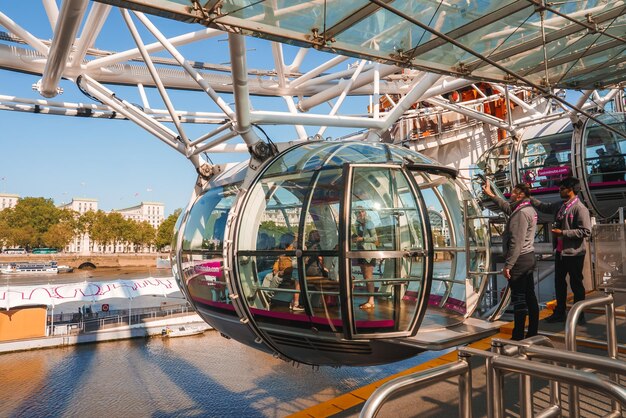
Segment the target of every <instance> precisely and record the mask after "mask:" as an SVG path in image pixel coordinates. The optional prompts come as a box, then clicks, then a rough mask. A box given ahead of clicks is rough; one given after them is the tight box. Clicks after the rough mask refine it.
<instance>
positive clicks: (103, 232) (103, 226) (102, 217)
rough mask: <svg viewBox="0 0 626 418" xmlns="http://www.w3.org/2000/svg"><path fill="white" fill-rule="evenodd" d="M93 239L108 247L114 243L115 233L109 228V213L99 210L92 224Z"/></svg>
mask: <svg viewBox="0 0 626 418" xmlns="http://www.w3.org/2000/svg"><path fill="white" fill-rule="evenodd" d="M90 228H91V234H90V235H91V239H92V240H93V241H95V242H97V243H99V244H100V245H102V246H104V247H106V246H107V245H108V244H111V243H113V234H112V232H111V230H110V228H109V223H108V217H107V214H106V213H104V212H103V211H101V210H99V211H97V212H96V215H95V217H94V219H93V222H92V224H91V227H90Z"/></svg>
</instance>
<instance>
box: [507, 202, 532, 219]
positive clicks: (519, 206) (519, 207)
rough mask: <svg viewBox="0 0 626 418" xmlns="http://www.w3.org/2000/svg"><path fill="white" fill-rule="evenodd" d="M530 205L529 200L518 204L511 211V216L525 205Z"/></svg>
mask: <svg viewBox="0 0 626 418" xmlns="http://www.w3.org/2000/svg"><path fill="white" fill-rule="evenodd" d="M528 205H530V202H529V201H526V202H522V203H520V204H519V205H517V207H516V208H515V210H514V211H513V212H511V215H510V216H509V217H511V216H513V215H515V214H516V213H517V212H518V211H519V210H521V209H522V208H523V207H525V206H528Z"/></svg>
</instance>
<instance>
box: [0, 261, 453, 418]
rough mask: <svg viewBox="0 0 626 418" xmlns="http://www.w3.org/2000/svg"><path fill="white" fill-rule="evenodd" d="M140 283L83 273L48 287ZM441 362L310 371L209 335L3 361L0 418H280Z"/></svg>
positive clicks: (30, 353) (87, 347) (75, 349)
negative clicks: (93, 282)
mask: <svg viewBox="0 0 626 418" xmlns="http://www.w3.org/2000/svg"><path fill="white" fill-rule="evenodd" d="M140 275H141V273H132V274H125V273H121V274H119V275H118V274H111V272H109V273H103V272H98V273H93V274H91V273H90V274H88V275H87V274H83V273H81V274H79V275H77V276H73V275H66V277H63V278H62V279H61V277H58V278H55V281H57V279H59V280H58V282H69V281H74V280H80V281H82V280H85V279H87V280H89V279H91V280H115V279H117V278H131V277H129V276H132V278H138V277H137V276H140ZM83 276H84V277H83ZM88 276H92V277H88ZM105 276H106V278H105ZM146 276H147V275H144V276H143V277H146ZM439 355H441V353H440V352H439V353H435V352H429V353H423V354H420V355H418V356H416V357H414V358H411V359H408V360H404V361H401V362H397V363H393V364H389V365H383V366H370V367H344V368H339V369H334V368H330V367H321V368H319V369H313V368H311V367H310V366H303V365H301V366H299V367H298V366H297V365H293V364H291V363H286V362H284V361H282V360H278V359H275V358H273V357H272V356H270V355H267V354H264V353H261V352H259V351H256V350H254V349H252V348H249V347H246V346H244V345H242V344H240V343H238V342H236V341H233V340H228V339H225V338H223V337H221V336H220V335H219V333H218V332H216V331H209V332H207V333H205V334H204V335H201V336H191V337H185V338H175V339H161V338H150V339H135V340H126V341H116V342H103V343H98V344H90V345H82V346H70V347H64V348H55V349H46V350H37V351H27V352H18V353H8V354H2V355H0V381H1V382H2V385H1V386H0V416H2V417H44V416H54V417H77V416H81V417H92V416H94V417H95V416H111V417H147V416H150V417H174V416H176V417H178V416H182V417H186V416H190V417H225V416H245V417H257V416H258V417H282V416H286V415H289V414H291V413H294V412H298V411H300V410H302V409H305V408H307V407H310V406H313V405H316V404H318V403H320V402H323V401H326V400H328V399H331V398H334V397H336V396H338V395H341V394H343V393H346V392H348V391H351V390H354V389H356V388H358V387H361V386H364V385H366V384H368V383H371V382H374V381H377V380H379V379H381V378H383V377H386V376H389V375H391V374H394V373H397V372H399V371H402V370H405V369H407V368H410V367H413V366H415V365H417V364H420V363H422V362H424V361H426V360H428V359H430V358H434V357H437V356H439Z"/></svg>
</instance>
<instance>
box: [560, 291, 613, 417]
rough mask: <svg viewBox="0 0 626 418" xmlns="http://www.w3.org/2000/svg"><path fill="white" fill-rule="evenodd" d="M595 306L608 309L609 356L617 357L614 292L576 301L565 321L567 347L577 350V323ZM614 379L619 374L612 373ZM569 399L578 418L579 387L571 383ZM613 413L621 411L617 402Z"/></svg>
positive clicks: (569, 349) (574, 415) (572, 412)
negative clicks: (581, 316)
mask: <svg viewBox="0 0 626 418" xmlns="http://www.w3.org/2000/svg"><path fill="white" fill-rule="evenodd" d="M594 306H604V307H605V309H606V335H607V350H608V354H609V357H610V358H612V359H617V329H616V320H615V300H614V298H613V293H612V292H610V291H609V292H607V295H606V296H603V297H599V298H595V299H588V300H581V301H579V302H576V303H575V304H574V306H572V309H571V310H570V311H569V314H568V315H567V320H566V321H565V348H566V349H567V350H568V351H572V352H575V351H576V350H577V344H576V324H578V320H579V318H580V315H581V314H582V313H583V310H584V309H586V308H591V307H594ZM610 379H611V380H612V381H617V375H616V374H615V373H611V374H610ZM569 399H570V417H572V418H578V417H579V416H580V415H579V410H578V387H576V386H573V385H570V387H569ZM612 407H613V413H618V414H619V413H620V412H621V407H620V405H618V404H617V403H616V402H613V403H612Z"/></svg>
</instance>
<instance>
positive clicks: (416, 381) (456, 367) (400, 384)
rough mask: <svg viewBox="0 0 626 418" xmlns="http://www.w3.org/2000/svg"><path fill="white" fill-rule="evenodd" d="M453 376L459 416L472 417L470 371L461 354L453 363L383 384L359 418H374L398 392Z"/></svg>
mask: <svg viewBox="0 0 626 418" xmlns="http://www.w3.org/2000/svg"><path fill="white" fill-rule="evenodd" d="M455 376H458V377H459V397H460V402H459V416H460V417H463V418H469V417H471V416H472V413H471V411H472V394H471V390H472V369H471V367H470V365H469V362H468V358H467V356H465V355H461V354H459V361H456V362H454V363H450V364H445V365H443V366H439V367H434V368H432V369H429V370H425V371H422V372H418V373H413V374H410V375H408V376H402V377H399V378H396V379H393V380H390V381H389V382H387V383H385V384H383V385H382V386H381V387H379V388H378V389H376V391H375V392H374V393H373V394H372V396H370V397H369V399H368V400H367V402H365V405H364V406H363V409H362V410H361V414H360V417H361V418H369V417H375V416H376V415H377V414H378V411H380V408H381V407H382V406H383V404H384V403H385V401H386V400H387V399H388V398H389V397H390V396H392V395H393V394H394V393H396V392H397V391H399V390H402V389H407V388H414V389H417V388H419V387H421V386H424V385H425V384H433V383H436V382H440V381H442V380H446V379H448V378H451V377H455Z"/></svg>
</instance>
